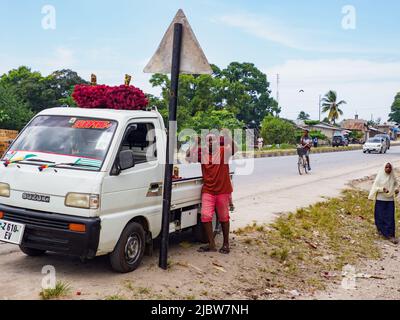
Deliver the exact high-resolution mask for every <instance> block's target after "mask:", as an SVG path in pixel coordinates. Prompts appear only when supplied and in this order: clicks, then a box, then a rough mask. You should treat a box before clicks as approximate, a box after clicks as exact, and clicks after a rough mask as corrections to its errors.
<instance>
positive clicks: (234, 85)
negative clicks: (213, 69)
mask: <svg viewBox="0 0 400 320" xmlns="http://www.w3.org/2000/svg"><path fill="white" fill-rule="evenodd" d="M218 77H220V78H221V79H224V80H227V81H228V83H229V86H228V88H227V90H226V91H225V92H223V93H222V98H223V100H225V99H226V103H227V105H228V106H229V107H230V108H233V109H234V111H236V112H237V117H238V119H239V120H241V121H243V122H244V123H245V124H246V125H247V126H248V127H252V128H253V127H259V126H260V124H261V121H263V119H264V117H265V116H266V115H268V114H271V115H279V113H280V112H281V109H280V108H279V106H278V103H277V102H276V101H275V100H274V99H273V98H272V97H271V91H270V90H269V82H268V81H267V75H266V74H265V73H263V72H261V71H260V70H259V69H258V68H257V67H256V66H255V65H254V64H253V63H247V62H245V63H239V62H232V63H230V64H229V65H228V67H227V68H226V69H223V70H221V72H220V76H218ZM224 93H225V94H224Z"/></svg>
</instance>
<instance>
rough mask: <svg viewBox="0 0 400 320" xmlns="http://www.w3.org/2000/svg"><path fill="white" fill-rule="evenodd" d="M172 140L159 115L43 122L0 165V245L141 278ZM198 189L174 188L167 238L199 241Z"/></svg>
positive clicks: (99, 113) (191, 181)
mask: <svg viewBox="0 0 400 320" xmlns="http://www.w3.org/2000/svg"><path fill="white" fill-rule="evenodd" d="M166 139H167V138H166V132H165V127H164V123H163V119H162V117H161V115H160V114H159V113H158V112H157V111H125V110H108V109H80V108H53V109H47V110H44V111H42V112H40V113H39V114H37V115H36V116H35V117H34V118H33V119H32V120H31V121H30V122H29V123H28V125H27V126H26V127H25V128H24V129H23V130H22V131H21V133H20V134H19V136H18V137H17V139H16V140H15V141H14V142H13V143H12V144H11V146H10V147H9V149H8V151H7V152H6V153H5V155H4V156H3V157H2V159H1V163H0V241H5V242H9V243H13V244H16V245H19V246H20V248H21V250H22V251H23V252H24V253H26V254H27V255H30V256H35V255H41V254H43V253H45V252H46V251H51V252H57V253H62V254H68V255H73V256H79V257H81V258H85V259H86V258H93V257H95V256H101V255H107V254H109V256H110V262H111V265H112V267H113V269H114V270H116V271H118V272H129V271H133V270H135V269H136V268H137V267H138V266H139V265H140V262H141V260H142V257H143V255H144V252H145V249H146V248H151V245H152V242H153V239H155V238H156V237H158V235H159V234H160V231H161V221H162V219H161V215H162V194H163V192H162V190H163V179H164V168H165V165H164V164H165V158H166V154H165V153H166ZM201 188H202V179H201V178H200V177H192V178H188V179H181V180H179V181H176V182H174V184H173V192H172V205H171V217H170V221H171V223H170V232H171V233H172V232H179V231H181V230H184V229H186V228H194V229H195V230H196V233H197V234H198V235H199V234H201V232H200V231H199V230H200V229H199V226H200V224H199V223H198V221H199V217H198V216H199V207H200V203H201ZM200 236H201V235H200Z"/></svg>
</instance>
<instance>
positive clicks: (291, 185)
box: [182, 147, 400, 227]
mask: <svg viewBox="0 0 400 320" xmlns="http://www.w3.org/2000/svg"><path fill="white" fill-rule="evenodd" d="M245 161H246V163H247V164H248V166H249V167H251V163H254V170H253V171H252V173H251V174H250V175H236V176H235V177H234V184H235V193H234V201H235V205H236V208H237V210H236V212H235V213H234V214H233V226H234V227H242V226H245V225H247V224H249V223H252V222H253V221H257V222H259V223H264V222H270V221H271V220H273V219H274V217H276V216H277V215H279V214H281V213H282V212H288V211H292V210H295V209H296V208H299V207H304V206H308V205H310V204H312V203H315V202H317V201H319V200H320V199H321V198H322V197H333V196H337V195H338V194H339V193H340V190H342V189H343V188H344V187H345V186H346V184H347V183H348V182H349V181H350V180H353V179H358V178H362V177H365V176H368V175H372V174H375V173H376V171H377V169H378V168H379V166H381V165H383V164H384V162H387V161H390V162H393V164H394V165H396V164H400V163H399V161H400V147H392V148H391V149H390V150H389V151H388V153H387V154H363V153H362V151H360V150H356V151H346V152H334V153H323V154H313V155H311V166H312V169H313V170H312V172H311V173H310V174H309V175H307V176H299V174H298V172H297V156H288V157H275V158H260V159H247V160H245ZM233 167H235V165H233ZM236 167H237V169H236V170H237V171H238V172H240V168H241V167H242V166H240V165H239V164H236ZM199 172H200V171H199V168H198V166H197V165H191V166H190V167H183V168H182V173H183V176H185V175H186V176H188V175H192V174H197V173H199Z"/></svg>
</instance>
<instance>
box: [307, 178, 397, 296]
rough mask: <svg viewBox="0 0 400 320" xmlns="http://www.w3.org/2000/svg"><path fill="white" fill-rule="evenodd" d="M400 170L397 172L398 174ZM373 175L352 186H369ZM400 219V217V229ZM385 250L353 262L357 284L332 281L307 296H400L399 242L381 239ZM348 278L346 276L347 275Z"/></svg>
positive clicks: (361, 187) (381, 245)
mask: <svg viewBox="0 0 400 320" xmlns="http://www.w3.org/2000/svg"><path fill="white" fill-rule="evenodd" d="M398 175H399V171H398V172H397V176H398ZM372 181H373V179H372V177H370V178H369V179H361V180H357V181H353V183H352V186H353V187H355V188H359V189H362V190H369V189H370V187H371V185H372ZM399 224H400V221H397V229H398V225H399ZM378 245H379V247H380V249H381V252H382V257H381V259H379V260H362V261H360V263H359V265H357V266H352V267H353V268H354V269H353V270H354V272H353V271H352V273H353V274H352V275H351V276H350V277H352V279H353V280H354V282H353V285H350V286H348V285H344V286H343V285H342V281H343V279H342V281H339V282H336V283H330V284H328V287H327V288H326V290H324V291H322V292H317V293H315V294H313V295H305V296H304V298H305V299H318V300H321V299H322V300H393V299H395V300H398V299H400V268H399V263H400V251H399V245H394V244H392V243H390V242H388V241H385V240H382V241H379V242H378ZM343 278H345V277H343Z"/></svg>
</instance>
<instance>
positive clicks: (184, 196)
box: [171, 177, 203, 209]
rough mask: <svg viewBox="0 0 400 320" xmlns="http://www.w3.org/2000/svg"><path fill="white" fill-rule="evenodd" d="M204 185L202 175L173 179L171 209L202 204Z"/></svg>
mask: <svg viewBox="0 0 400 320" xmlns="http://www.w3.org/2000/svg"><path fill="white" fill-rule="evenodd" d="M202 187H203V178H202V177H193V178H186V179H181V180H176V181H173V182H172V200H171V209H180V208H184V207H189V206H193V205H196V204H200V203H201V189H202Z"/></svg>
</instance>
